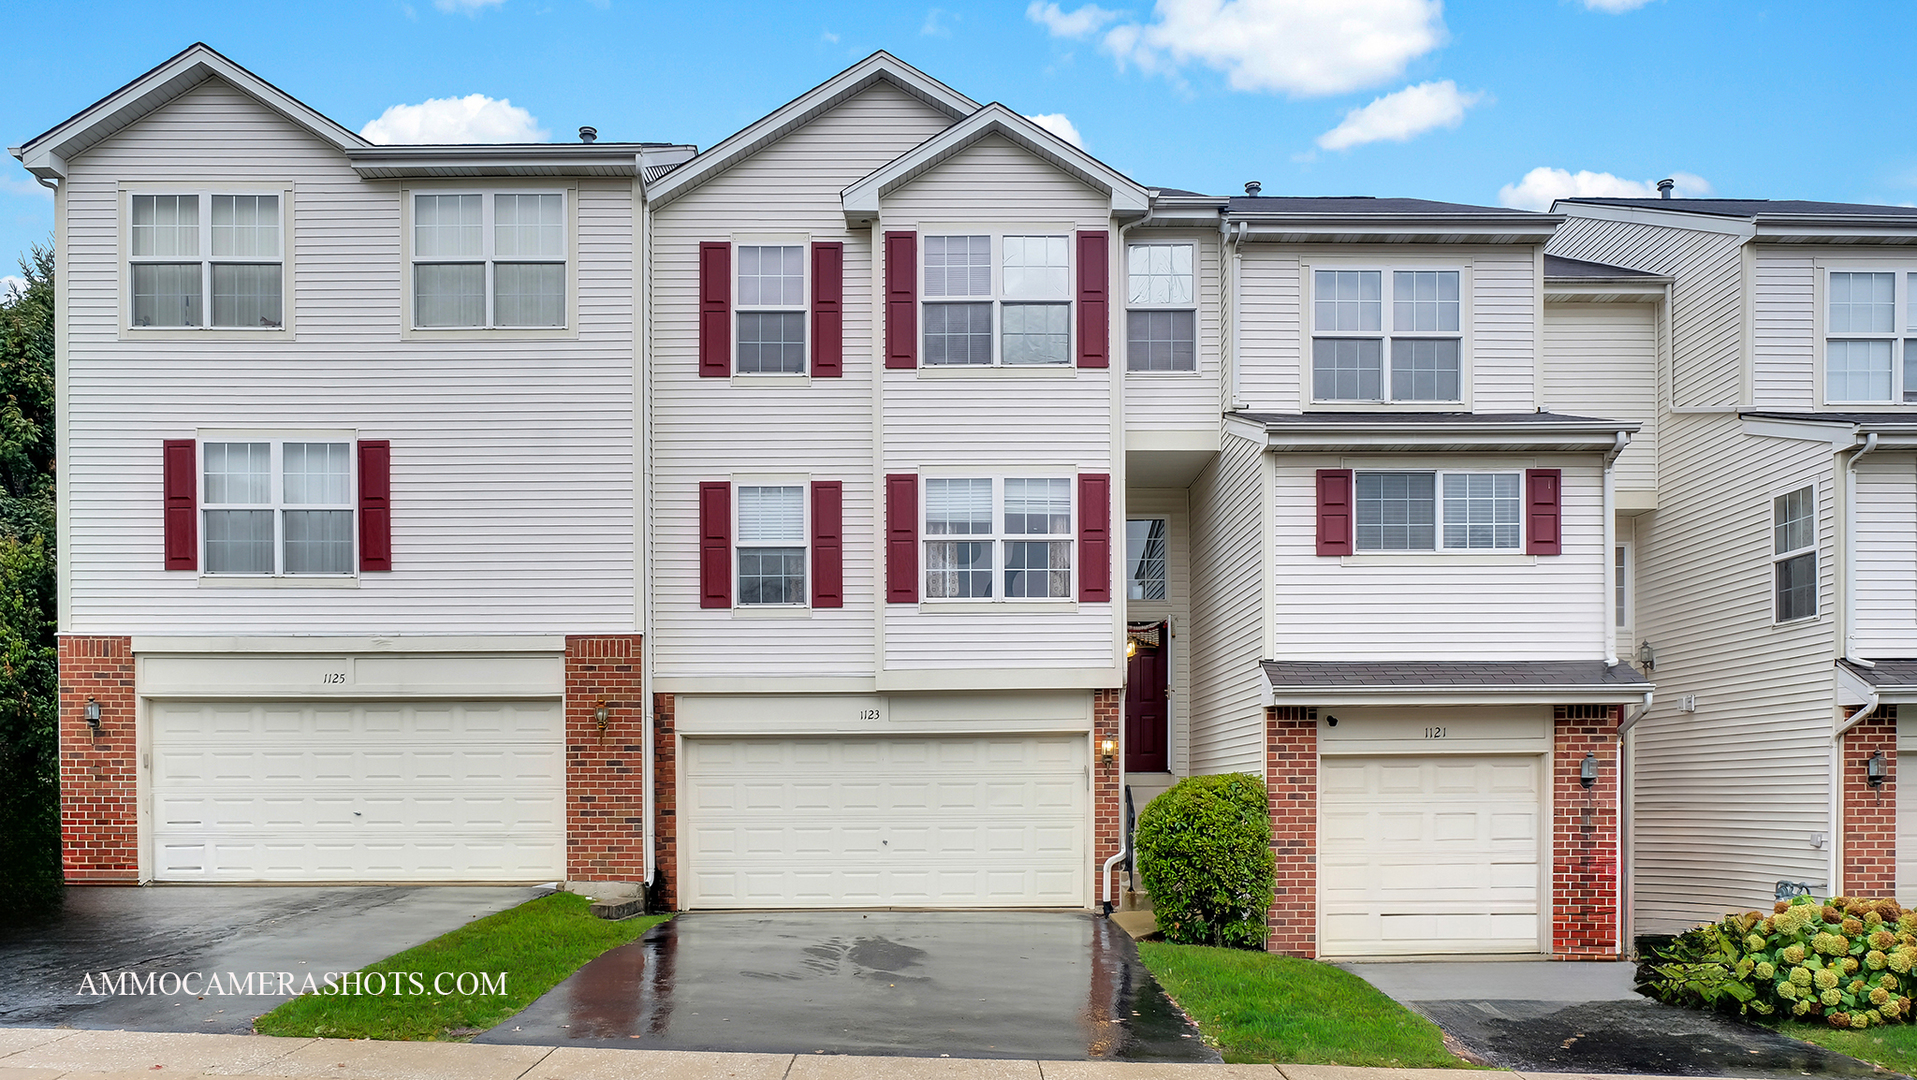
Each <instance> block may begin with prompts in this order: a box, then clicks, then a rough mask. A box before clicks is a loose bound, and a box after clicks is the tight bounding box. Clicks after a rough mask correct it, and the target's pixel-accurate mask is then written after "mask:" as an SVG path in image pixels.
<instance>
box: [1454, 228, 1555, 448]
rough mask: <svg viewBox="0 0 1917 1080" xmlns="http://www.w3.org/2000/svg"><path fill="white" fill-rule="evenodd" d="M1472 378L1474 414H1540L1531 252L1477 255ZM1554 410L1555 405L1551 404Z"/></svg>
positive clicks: (1534, 272) (1535, 282)
mask: <svg viewBox="0 0 1917 1080" xmlns="http://www.w3.org/2000/svg"><path fill="white" fill-rule="evenodd" d="M1468 265H1469V266H1470V268H1471V274H1470V281H1471V296H1470V303H1471V315H1470V319H1471V336H1470V339H1469V341H1468V343H1467V347H1468V348H1469V349H1470V359H1469V361H1468V363H1469V367H1468V369H1467V370H1468V373H1469V377H1470V379H1471V408H1472V411H1474V412H1482V413H1523V412H1531V411H1533V410H1535V409H1536V408H1537V400H1538V395H1537V371H1538V363H1537V359H1538V268H1537V267H1538V264H1537V250H1536V249H1535V248H1530V247H1520V248H1503V249H1494V250H1489V251H1480V252H1479V253H1477V254H1475V255H1472V256H1471V257H1470V259H1469V263H1468ZM1551 404H1553V405H1555V404H1556V402H1551Z"/></svg>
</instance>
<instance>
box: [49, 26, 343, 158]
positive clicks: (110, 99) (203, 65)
mask: <svg viewBox="0 0 1917 1080" xmlns="http://www.w3.org/2000/svg"><path fill="white" fill-rule="evenodd" d="M209 78H219V79H223V80H225V81H226V82H228V83H230V84H232V85H233V86H234V87H235V88H237V89H238V90H240V91H241V92H242V93H245V94H246V95H248V96H249V97H252V98H253V99H254V100H256V101H258V102H259V103H260V104H262V105H264V106H266V107H267V108H269V109H272V110H273V111H274V112H276V113H279V114H280V115H281V116H284V117H285V118H286V119H287V120H289V121H291V122H292V123H294V124H296V125H298V126H300V127H302V128H304V129H306V130H307V131H309V132H311V133H312V134H313V135H314V136H315V137H317V138H319V139H320V140H321V141H323V142H326V143H328V144H330V145H332V146H334V147H335V148H337V149H340V150H348V149H355V148H359V147H364V146H370V145H372V144H371V143H368V142H367V141H366V140H365V139H363V138H361V137H360V136H358V135H356V134H354V133H353V132H351V131H349V130H347V129H346V128H344V127H342V126H340V125H339V124H338V123H337V122H335V121H334V120H332V119H331V118H329V117H327V116H326V115H324V114H322V113H320V112H319V111H318V110H316V109H314V108H312V107H311V106H309V105H307V104H306V103H305V102H303V101H300V100H299V99H298V98H295V97H294V96H293V95H291V94H288V93H287V92H286V91H284V90H281V89H280V88H279V87H277V86H274V85H273V84H272V83H269V82H267V81H266V80H265V79H262V78H260V77H259V76H257V75H255V74H253V73H252V72H250V71H248V70H246V69H245V68H243V67H241V66H239V65H238V64H235V63H234V62H233V61H231V60H228V59H227V58H226V57H224V56H221V55H220V54H219V53H217V52H214V51H213V50H212V49H211V48H208V47H207V46H205V45H202V44H195V45H193V46H191V47H189V48H188V49H186V51H184V52H182V53H180V54H179V55H178V56H175V57H173V58H172V59H170V60H168V61H166V62H165V63H163V64H161V65H160V66H159V67H156V68H154V69H153V70H151V71H149V72H147V73H146V74H144V75H141V76H140V77H139V78H137V79H134V80H133V81H132V82H130V83H127V84H126V85H125V86H122V87H121V88H119V89H118V90H115V91H114V92H113V93H111V94H108V95H107V96H106V97H104V98H101V99H100V100H99V101H97V102H95V103H93V104H92V105H90V106H88V107H87V108H86V109H84V110H82V111H81V112H80V113H78V114H76V115H74V116H73V117H72V118H70V119H68V120H67V121H66V122H64V123H62V124H60V125H59V126H57V127H55V128H53V129H52V130H50V131H47V132H45V133H44V134H41V135H39V136H36V137H35V138H33V139H30V140H28V141H27V142H26V143H25V144H24V145H22V146H19V147H17V148H15V149H14V150H13V156H14V157H16V158H19V159H20V163H21V164H22V165H24V166H26V168H27V170H28V171H29V172H32V173H33V174H34V175H35V176H39V177H42V178H49V177H64V176H65V175H66V161H65V160H64V159H69V158H72V157H74V156H75V155H77V154H80V153H82V152H83V151H85V150H86V149H87V148H89V147H91V146H93V145H94V144H96V143H98V142H100V140H102V139H104V138H106V137H107V136H109V135H112V134H113V133H114V132H117V131H120V130H122V129H124V128H126V127H127V126H128V125H130V124H133V123H134V122H136V121H138V120H139V119H141V118H142V117H144V116H147V115H148V114H150V113H152V112H153V111H154V110H156V109H159V108H160V107H161V106H163V105H165V104H167V103H168V102H170V101H172V100H174V99H175V98H178V97H179V96H180V95H182V94H184V93H186V92H187V91H189V90H191V89H193V88H194V87H196V86H198V85H200V84H201V83H203V82H205V81H206V80H207V79H209Z"/></svg>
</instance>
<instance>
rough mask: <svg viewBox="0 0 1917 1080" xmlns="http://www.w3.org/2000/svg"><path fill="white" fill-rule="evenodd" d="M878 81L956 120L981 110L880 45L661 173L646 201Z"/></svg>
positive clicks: (716, 170) (688, 184)
mask: <svg viewBox="0 0 1917 1080" xmlns="http://www.w3.org/2000/svg"><path fill="white" fill-rule="evenodd" d="M877 82H886V83H890V84H891V85H893V86H896V87H898V88H899V89H900V90H903V91H905V92H906V93H907V94H910V95H912V96H913V97H915V98H918V99H919V100H920V101H923V102H925V103H926V104H927V105H930V106H932V107H933V108H934V109H937V110H939V111H940V112H943V113H945V114H946V115H947V116H950V117H951V118H952V119H954V120H957V119H959V118H960V117H963V116H966V115H969V114H970V113H973V112H975V111H977V110H978V102H976V101H973V100H972V99H971V98H968V97H966V96H965V95H964V94H961V93H959V92H958V91H957V90H954V89H952V88H951V87H949V86H947V85H945V84H944V83H942V82H940V81H938V80H937V79H934V78H933V77H931V76H930V75H927V74H926V73H925V72H923V71H920V70H919V69H918V68H915V67H913V66H912V65H910V64H908V63H906V62H905V61H903V60H900V59H899V58H898V57H896V56H893V55H892V54H891V53H889V52H886V51H885V50H883V49H881V50H879V51H878V52H875V53H873V54H872V55H871V56H868V57H866V58H865V59H863V60H861V61H859V62H858V63H856V64H853V65H852V66H851V67H849V68H846V69H845V70H844V71H841V72H839V73H838V74H837V75H834V76H832V77H831V78H830V79H827V80H826V81H824V82H822V83H820V84H819V85H817V86H815V87H813V88H812V89H810V90H807V91H806V92H805V93H803V94H800V95H799V96H798V97H796V98H793V99H792V100H791V101H788V102H786V103H785V104H784V105H781V106H780V107H779V108H777V109H775V110H773V111H772V112H771V113H768V114H767V115H765V116H763V117H761V118H759V119H758V120H756V121H754V122H753V123H751V124H749V125H747V126H746V127H744V128H741V129H740V130H738V131H736V132H733V133H732V134H731V135H730V136H728V137H726V138H725V139H724V140H722V141H721V142H720V143H719V144H718V145H716V146H713V147H711V148H709V149H708V150H706V152H705V153H703V154H700V155H698V156H697V157H694V158H693V159H692V160H690V161H688V162H686V163H685V164H683V165H680V166H679V167H677V168H675V169H672V170H670V171H668V172H666V173H664V174H663V175H661V176H659V177H658V178H657V179H656V180H653V181H652V182H651V183H650V184H648V186H647V189H646V199H647V201H648V202H650V203H652V204H653V205H654V206H664V205H665V204H667V203H669V202H671V201H672V200H674V199H676V198H678V197H679V196H681V195H684V194H685V193H686V192H688V191H691V190H692V189H693V188H695V187H697V186H699V185H700V184H702V183H704V182H705V181H707V180H710V179H711V178H713V177H714V176H717V175H719V174H720V173H722V172H724V171H725V170H726V169H729V168H731V167H732V166H733V165H735V164H737V163H738V162H739V161H740V160H742V159H744V158H747V157H750V156H752V155H753V154H755V153H758V152H759V151H760V150H762V149H764V148H765V147H766V146H768V145H770V144H771V143H773V142H775V141H777V140H778V139H780V138H782V137H784V136H785V135H788V134H790V133H791V132H793V131H794V130H796V129H798V128H800V127H803V126H804V125H806V124H808V123H810V122H811V121H812V120H814V119H816V118H817V117H819V116H820V115H822V114H824V113H826V112H829V111H831V110H832V109H833V108H836V107H837V106H838V105H839V104H840V103H841V102H844V101H846V100H847V99H849V98H852V97H855V96H856V95H858V94H859V93H860V92H862V91H864V90H865V89H866V88H867V87H870V86H871V85H873V84H874V83H877Z"/></svg>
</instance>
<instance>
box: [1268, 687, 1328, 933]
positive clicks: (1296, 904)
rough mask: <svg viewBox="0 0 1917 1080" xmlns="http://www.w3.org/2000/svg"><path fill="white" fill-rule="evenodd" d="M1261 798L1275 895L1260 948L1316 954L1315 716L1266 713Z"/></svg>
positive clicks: (1300, 711)
mask: <svg viewBox="0 0 1917 1080" xmlns="http://www.w3.org/2000/svg"><path fill="white" fill-rule="evenodd" d="M1265 798H1266V801H1267V802H1268V803H1269V805H1270V807H1271V851H1272V855H1273V857H1274V859H1275V861H1276V863H1277V867H1276V869H1277V879H1278V890H1277V893H1276V895H1275V896H1273V897H1272V901H1271V915H1270V918H1269V919H1268V920H1267V921H1268V924H1269V927H1270V936H1269V938H1268V939H1267V940H1266V942H1265V948H1266V949H1267V950H1269V951H1271V952H1275V953H1282V954H1284V955H1287V956H1303V957H1306V958H1312V957H1315V956H1317V955H1318V712H1317V710H1316V709H1296V708H1278V709H1266V710H1265Z"/></svg>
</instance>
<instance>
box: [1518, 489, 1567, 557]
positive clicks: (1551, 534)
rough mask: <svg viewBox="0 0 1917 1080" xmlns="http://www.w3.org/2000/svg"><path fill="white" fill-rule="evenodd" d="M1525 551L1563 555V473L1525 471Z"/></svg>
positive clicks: (1531, 553)
mask: <svg viewBox="0 0 1917 1080" xmlns="http://www.w3.org/2000/svg"><path fill="white" fill-rule="evenodd" d="M1524 510H1525V514H1524V517H1525V521H1524V533H1525V544H1524V550H1525V553H1526V554H1529V555H1562V554H1564V470H1563V469H1526V470H1524Z"/></svg>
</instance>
